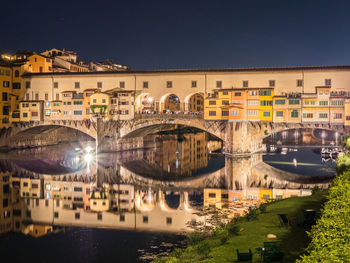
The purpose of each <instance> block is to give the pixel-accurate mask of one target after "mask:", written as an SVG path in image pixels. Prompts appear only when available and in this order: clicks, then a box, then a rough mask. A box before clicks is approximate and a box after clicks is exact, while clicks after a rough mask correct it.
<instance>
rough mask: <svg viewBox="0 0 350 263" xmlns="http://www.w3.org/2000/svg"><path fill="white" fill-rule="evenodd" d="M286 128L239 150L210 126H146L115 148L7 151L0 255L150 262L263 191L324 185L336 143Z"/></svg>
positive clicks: (298, 191) (275, 195) (0, 161)
mask: <svg viewBox="0 0 350 263" xmlns="http://www.w3.org/2000/svg"><path fill="white" fill-rule="evenodd" d="M283 136H284V137H283ZM283 136H282V139H281V138H280V137H279V136H272V137H271V138H270V139H268V140H267V141H266V143H267V148H268V149H269V152H266V153H259V154H254V155H252V156H250V157H240V158H238V157H237V158H228V157H225V156H224V155H222V154H220V149H221V147H222V143H221V142H219V141H214V140H211V139H209V137H208V135H207V134H206V133H204V132H197V133H187V134H181V135H178V134H162V135H160V134H158V135H150V136H148V137H147V138H146V140H145V141H146V143H145V149H142V150H134V151H125V152H119V153H100V154H98V155H96V154H95V153H94V145H93V143H86V142H84V143H82V144H79V143H75V144H62V145H56V146H49V147H41V148H32V149H23V150H17V151H11V152H7V153H2V154H0V169H1V177H2V178H0V181H1V187H2V188H3V195H2V196H0V199H2V200H0V201H1V203H2V204H3V208H2V210H1V213H2V214H3V216H2V217H1V222H0V233H1V235H0V255H1V259H2V260H4V262H6V260H5V259H7V260H8V261H10V262H23V261H28V260H30V261H32V260H36V261H37V262H48V261H50V262H105V261H114V262H149V261H151V260H152V259H153V258H155V257H159V256H162V255H165V254H166V253H168V252H169V251H171V250H173V249H174V248H175V247H184V246H185V245H186V239H185V236H184V234H186V233H188V232H190V231H193V230H201V231H206V230H210V229H211V228H213V227H214V226H215V225H216V224H218V223H219V222H220V221H221V220H226V221H227V220H230V219H231V218H232V217H236V216H241V215H244V213H245V212H246V211H247V209H248V207H249V206H251V205H256V206H257V205H259V204H260V203H261V202H263V201H264V200H265V199H280V198H288V197H291V196H304V195H310V194H311V191H312V190H311V189H312V188H313V187H315V186H317V187H319V188H327V187H328V186H329V184H330V183H331V181H332V178H333V176H334V174H335V161H334V160H333V159H331V158H326V159H325V158H321V154H320V151H321V148H322V147H325V146H327V145H332V146H334V147H335V146H336V145H334V143H332V142H331V141H330V140H329V141H324V140H323V141H321V142H317V138H316V139H315V140H316V141H315V142H311V141H310V140H309V141H307V140H306V137H307V136H308V134H306V133H304V134H301V133H300V135H298V136H295V132H294V135H293V136H294V137H293V136H292V137H293V138H294V139H295V137H297V138H298V139H297V140H294V139H292V141H290V140H287V139H286V138H287V137H288V136H289V135H288V136H287V137H286V135H285V134H284V135H283ZM303 137H305V138H304V139H303ZM316 137H317V136H316ZM283 138H284V139H283ZM285 139H286V140H285ZM323 139H324V138H323ZM293 140H294V141H293ZM322 143H323V145H322ZM319 144H320V145H319ZM336 144H337V142H336ZM219 214H220V217H218V215H219Z"/></svg>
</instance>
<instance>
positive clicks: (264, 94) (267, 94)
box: [259, 90, 271, 96]
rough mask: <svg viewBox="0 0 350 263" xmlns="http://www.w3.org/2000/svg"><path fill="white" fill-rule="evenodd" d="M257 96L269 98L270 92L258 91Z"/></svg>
mask: <svg viewBox="0 0 350 263" xmlns="http://www.w3.org/2000/svg"><path fill="white" fill-rule="evenodd" d="M259 95H260V96H271V90H260V91H259Z"/></svg>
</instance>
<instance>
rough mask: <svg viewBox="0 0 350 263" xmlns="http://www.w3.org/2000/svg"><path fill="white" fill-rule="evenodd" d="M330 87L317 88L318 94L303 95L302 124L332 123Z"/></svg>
mask: <svg viewBox="0 0 350 263" xmlns="http://www.w3.org/2000/svg"><path fill="white" fill-rule="evenodd" d="M330 89H331V88H330V87H328V86H324V87H316V93H310V94H305V93H304V94H302V95H301V98H302V100H303V109H302V113H303V114H302V122H305V123H329V122H330V116H329V115H330V106H329V101H330V100H329V98H330Z"/></svg>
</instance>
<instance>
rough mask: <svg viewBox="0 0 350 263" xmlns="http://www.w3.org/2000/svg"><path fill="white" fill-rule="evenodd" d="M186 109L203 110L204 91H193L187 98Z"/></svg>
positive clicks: (190, 110) (192, 110) (189, 110)
mask: <svg viewBox="0 0 350 263" xmlns="http://www.w3.org/2000/svg"><path fill="white" fill-rule="evenodd" d="M185 111H188V112H203V111H204V96H203V94H202V93H192V94H190V95H188V96H187V97H186V98H185Z"/></svg>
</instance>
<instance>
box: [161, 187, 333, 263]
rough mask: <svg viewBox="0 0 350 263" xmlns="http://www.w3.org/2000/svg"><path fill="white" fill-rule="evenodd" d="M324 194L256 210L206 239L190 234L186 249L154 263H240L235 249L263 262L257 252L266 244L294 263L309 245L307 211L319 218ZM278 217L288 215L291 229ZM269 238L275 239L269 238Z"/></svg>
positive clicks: (178, 250)
mask: <svg viewBox="0 0 350 263" xmlns="http://www.w3.org/2000/svg"><path fill="white" fill-rule="evenodd" d="M325 193H326V192H325V191H314V194H313V195H311V196H306V197H291V198H288V199H284V200H279V201H275V202H272V203H270V204H268V205H267V206H266V211H264V209H260V210H259V209H258V210H255V212H252V213H251V216H250V217H245V218H241V219H239V220H238V221H237V222H233V223H229V224H227V225H226V226H222V227H220V228H217V229H216V230H215V231H213V232H212V233H211V234H210V235H209V236H206V237H201V236H200V235H198V234H197V235H196V234H190V235H189V245H188V247H187V248H186V249H184V250H181V249H176V250H175V251H174V252H173V253H172V254H171V255H170V256H168V257H165V258H161V259H158V260H156V261H155V262H157V263H161V262H167V263H168V262H172V263H173V262H220V263H225V262H234V261H236V260H237V253H236V249H239V251H240V252H248V250H249V249H251V250H252V252H253V262H261V258H260V254H259V253H258V252H257V251H256V248H259V247H263V243H264V242H269V241H277V242H278V248H279V250H280V251H282V252H283V253H284V258H283V262H295V260H296V259H298V258H299V256H300V255H301V254H302V253H303V252H304V250H305V248H306V247H307V245H308V244H309V242H310V238H309V237H308V236H307V234H306V231H308V230H310V227H308V226H306V225H305V224H304V220H305V218H304V213H305V210H307V209H311V210H315V211H316V215H318V214H319V211H320V209H321V207H322V205H323V203H324V202H325V200H326V199H325ZM254 214H256V216H257V218H256V219H254ZM278 214H286V215H287V216H288V218H289V220H290V222H291V226H290V227H281V224H280V221H279V216H278ZM248 219H249V220H248ZM268 234H273V235H275V236H276V238H273V239H271V238H267V235H268Z"/></svg>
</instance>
